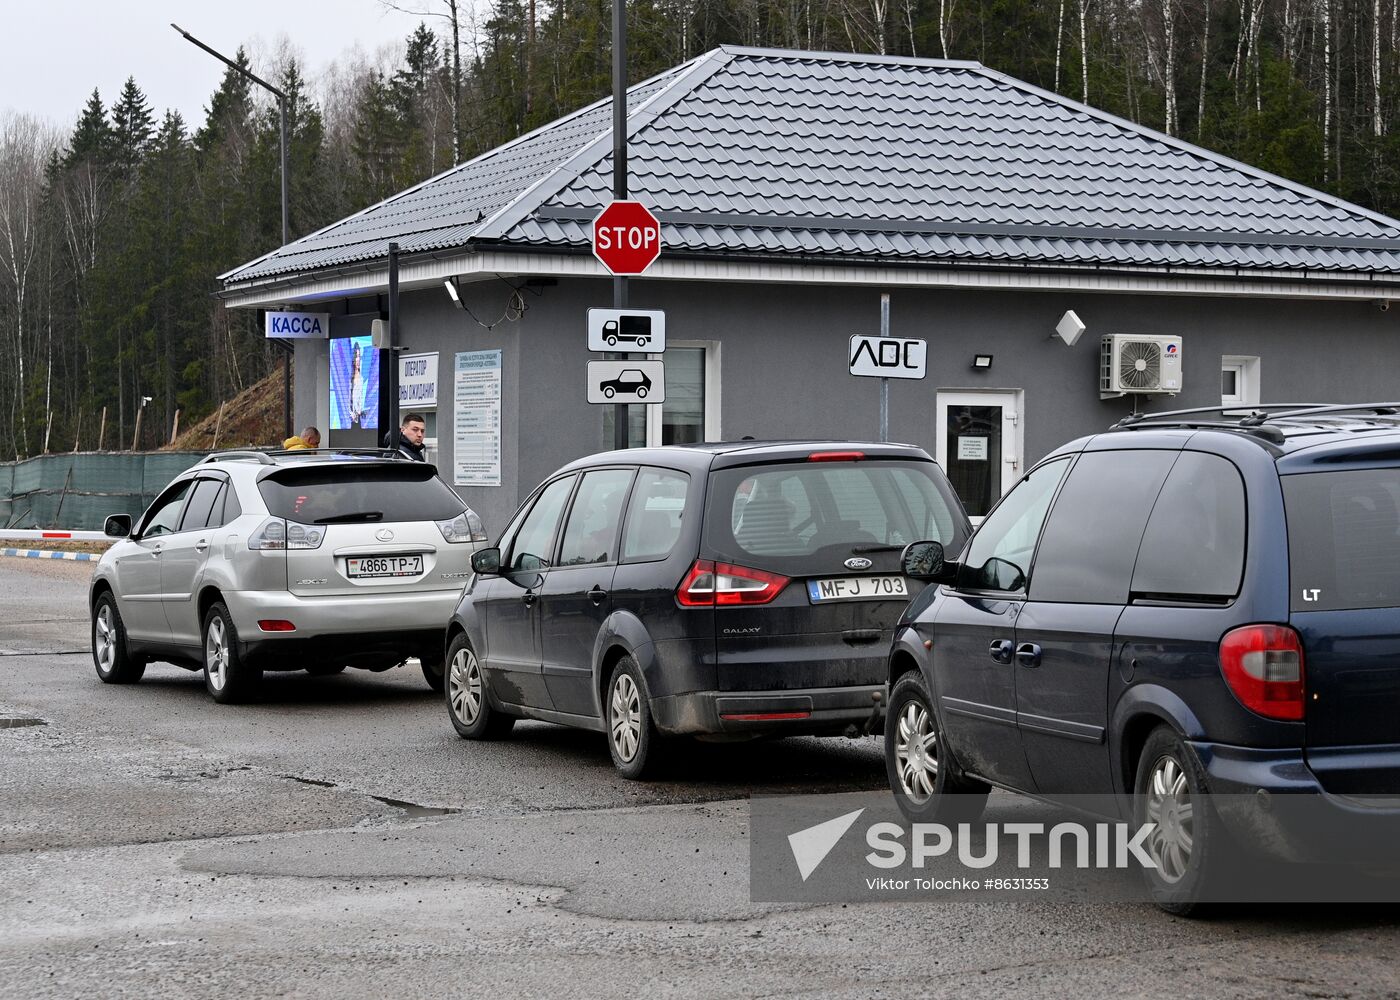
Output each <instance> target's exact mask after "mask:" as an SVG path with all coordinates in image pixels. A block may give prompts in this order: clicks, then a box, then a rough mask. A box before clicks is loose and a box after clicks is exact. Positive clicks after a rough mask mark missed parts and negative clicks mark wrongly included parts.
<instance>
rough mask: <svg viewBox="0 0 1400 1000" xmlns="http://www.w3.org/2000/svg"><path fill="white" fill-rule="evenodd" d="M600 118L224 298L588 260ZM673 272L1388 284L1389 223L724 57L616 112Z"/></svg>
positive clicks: (905, 69)
mask: <svg viewBox="0 0 1400 1000" xmlns="http://www.w3.org/2000/svg"><path fill="white" fill-rule="evenodd" d="M608 128H609V110H608V106H607V104H606V102H604V103H601V104H599V105H594V106H593V107H591V108H588V109H585V110H584V111H582V112H580V113H578V114H575V115H573V116H570V117H568V118H564V119H561V120H560V121H558V122H556V123H554V124H553V125H550V126H547V127H546V128H544V129H542V130H540V131H539V132H537V133H535V134H533V135H531V136H528V137H526V138H524V139H523V140H519V141H517V142H516V143H514V144H511V145H508V146H505V147H502V148H501V149H499V150H496V151H494V152H492V153H489V154H487V155H486V156H484V157H482V158H480V159H478V160H476V161H474V162H472V163H469V164H466V165H464V166H463V167H461V168H458V169H457V170H454V171H450V172H448V173H447V174H444V175H442V176H440V177H437V178H435V179H433V180H431V181H429V182H427V183H425V184H423V185H420V186H419V187H417V188H415V189H412V190H410V191H408V192H405V193H404V194H402V195H399V196H397V197H396V198H391V199H389V200H388V201H386V202H384V203H382V204H381V205H377V206H375V207H374V208H372V209H369V210H367V211H366V212H363V213H361V214H359V215H356V216H352V217H351V218H350V219H347V220H345V221H343V222H341V223H338V224H337V225H335V226H332V227H330V228H328V229H327V230H325V231H323V232H321V233H317V234H314V235H312V236H309V237H306V238H304V239H302V240H299V241H297V242H295V243H293V244H291V245H289V246H288V247H285V248H283V250H281V251H278V252H276V253H274V254H272V255H270V256H269V257H266V258H263V259H262V260H260V261H255V262H253V263H252V264H250V265H246V266H245V267H243V268H241V269H239V270H237V271H234V272H231V273H230V274H229V275H227V276H225V277H226V280H227V281H229V283H231V284H237V283H239V282H241V281H245V280H249V279H254V278H259V277H266V276H271V275H275V274H285V273H288V272H300V273H305V272H307V271H310V270H315V269H318V268H323V267H327V266H334V265H338V264H344V263H348V262H353V261H356V260H364V259H372V258H380V257H382V256H383V254H384V252H385V251H384V245H385V243H387V241H388V239H389V238H391V237H393V238H396V239H398V241H399V243H400V246H401V247H402V249H403V250H404V251H405V252H411V251H413V250H419V249H429V248H433V249H437V248H445V247H466V246H468V245H470V244H472V243H483V244H492V245H516V246H519V247H521V248H536V249H555V250H557V249H560V248H565V249H576V250H581V249H584V248H586V247H587V243H588V223H589V220H591V219H592V217H593V216H594V215H596V214H597V212H598V210H599V209H600V208H601V207H602V206H603V205H604V204H606V203H607V201H608V200H609V198H610V196H611V190H612V187H611V172H612V157H611V142H610V139H609V136H608ZM629 134H630V139H629V168H630V189H631V194H632V196H633V197H634V198H636V199H637V200H639V201H642V202H644V203H645V204H647V205H649V206H650V207H651V208H652V210H653V211H655V212H656V213H657V215H658V216H659V217H660V218H661V221H662V223H663V227H664V229H663V242H664V245H665V252H666V253H667V254H673V253H684V254H695V255H712V254H714V255H723V256H727V257H735V256H754V257H767V258H774V257H777V258H788V259H809V260H810V259H821V260H824V261H826V262H839V261H841V260H877V261H891V262H892V261H899V260H903V261H911V262H919V261H924V262H938V263H941V264H957V263H973V262H975V263H992V264H1006V265H1021V264H1030V265H1037V266H1042V267H1055V266H1066V265H1100V266H1104V265H1106V266H1111V267H1128V268H1157V267H1174V268H1231V269H1234V268H1242V269H1250V270H1263V271H1269V270H1287V271H1299V270H1323V271H1341V272H1359V273H1366V272H1369V273H1378V274H1387V275H1397V274H1400V222H1396V221H1395V220H1391V219H1387V218H1385V217H1383V216H1380V215H1377V214H1375V213H1372V212H1369V211H1367V210H1365V209H1362V208H1359V207H1357V206H1354V205H1349V204H1347V203H1345V202H1342V201H1340V200H1338V199H1335V198H1332V197H1330V196H1328V195H1324V194H1321V193H1319V192H1316V191H1312V190H1309V189H1307V188H1304V187H1301V186H1299V185H1296V184H1292V183H1290V182H1287V181H1284V180H1282V179H1280V178H1277V177H1272V176H1270V175H1268V174H1265V173H1263V172H1261V171H1257V170H1254V169H1252V168H1249V167H1247V166H1244V165H1242V164H1238V163H1235V162H1233V161H1230V160H1227V159H1225V158H1223V157H1219V156H1216V155H1214V154H1211V153H1208V152H1206V151H1204V150H1201V149H1198V148H1196V147H1193V146H1190V145H1189V144H1187V143H1183V142H1181V141H1179V140H1175V139H1171V138H1169V137H1167V136H1164V135H1160V134H1158V133H1155V132H1152V131H1150V130H1147V129H1144V128H1142V127H1140V126H1137V125H1133V124H1131V123H1129V122H1125V121H1122V120H1120V119H1116V118H1114V117H1112V116H1110V115H1106V114H1104V113H1102V112H1098V111H1095V110H1093V109H1091V108H1086V107H1084V106H1083V105H1080V104H1077V103H1075V102H1073V101H1068V100H1066V99H1064V98H1060V97H1057V96H1055V95H1052V94H1048V93H1045V92H1043V91H1040V90H1038V89H1036V88H1034V87H1031V86H1029V85H1027V84H1023V83H1020V82H1019V81H1016V80H1012V79H1010V78H1008V77H1004V76H1002V75H1000V74H997V73H993V72H991V71H989V70H986V69H984V68H983V67H981V66H979V65H977V64H975V63H953V62H943V61H935V60H917V59H896V58H888V59H887V58H882V57H871V56H846V55H837V54H831V53H803V52H786V51H779V50H761V49H731V48H725V49H717V50H715V51H714V52H711V53H708V54H707V55H705V56H702V57H700V58H699V59H696V60H694V61H692V62H691V63H687V64H685V65H683V66H680V67H677V68H676V69H675V70H673V71H672V72H670V73H669V74H665V75H663V76H662V77H658V78H656V79H654V80H651V81H648V82H647V83H645V84H639V85H638V86H637V87H634V88H633V89H632V91H631V92H630V94H629Z"/></svg>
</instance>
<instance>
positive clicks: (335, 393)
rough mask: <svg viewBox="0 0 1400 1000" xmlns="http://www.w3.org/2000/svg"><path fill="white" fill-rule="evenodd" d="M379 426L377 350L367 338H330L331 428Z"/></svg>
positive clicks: (351, 428)
mask: <svg viewBox="0 0 1400 1000" xmlns="http://www.w3.org/2000/svg"><path fill="white" fill-rule="evenodd" d="M378 426H379V352H378V351H376V350H375V349H374V347H373V345H372V342H371V340H370V338H369V337H367V336H366V337H339V338H336V339H334V340H332V341H331V430H333V431H348V430H373V429H375V428H377V427H378Z"/></svg>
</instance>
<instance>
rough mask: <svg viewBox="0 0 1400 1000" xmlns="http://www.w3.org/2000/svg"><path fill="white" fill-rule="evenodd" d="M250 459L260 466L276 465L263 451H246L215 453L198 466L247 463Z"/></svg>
mask: <svg viewBox="0 0 1400 1000" xmlns="http://www.w3.org/2000/svg"><path fill="white" fill-rule="evenodd" d="M250 458H251V459H254V460H255V461H257V462H259V463H261V464H262V465H276V464H277V463H276V462H274V461H273V460H272V457H271V456H270V455H268V454H267V452H265V451H248V450H243V451H216V452H214V454H212V455H210V456H209V457H208V458H206V459H205V460H204V461H202V462H200V463H199V464H200V465H208V464H209V463H210V462H243V461H247V460H248V459H250Z"/></svg>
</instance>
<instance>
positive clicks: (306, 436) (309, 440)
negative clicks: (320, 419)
mask: <svg viewBox="0 0 1400 1000" xmlns="http://www.w3.org/2000/svg"><path fill="white" fill-rule="evenodd" d="M319 447H321V432H320V431H318V430H317V429H316V428H315V427H306V428H305V429H303V430H302V432H301V433H300V434H293V435H292V436H291V437H289V438H287V440H285V441H283V442H282V450H283V451H301V450H303V449H306V448H319Z"/></svg>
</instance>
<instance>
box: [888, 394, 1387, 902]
mask: <svg viewBox="0 0 1400 1000" xmlns="http://www.w3.org/2000/svg"><path fill="white" fill-rule="evenodd" d="M942 554H943V553H942V550H941V548H940V547H938V546H914V547H911V550H910V552H908V553H906V572H908V573H910V574H911V575H917V576H922V577H923V578H925V579H931V580H933V581H935V583H937V584H938V585H937V586H930V587H928V588H927V589H926V590H925V591H924V593H923V594H922V595H920V597H918V598H917V599H916V600H915V601H914V603H913V605H912V606H911V608H910V609H909V611H908V612H906V614H905V617H904V619H903V621H902V623H901V628H900V629H899V630H898V631H897V633H896V640H895V644H894V649H893V654H892V657H891V660H890V675H889V680H890V686H891V694H890V705H889V717H888V721H887V724H886V764H887V770H888V774H889V779H890V784H891V788H892V790H893V791H894V794H895V797H896V799H897V801H898V803H899V805H900V807H901V809H902V810H903V811H904V813H905V814H906V815H907V816H909V817H911V818H913V819H946V818H958V819H964V820H966V819H968V818H970V817H974V818H975V816H976V815H978V814H979V813H980V811H981V808H982V804H983V802H984V800H985V797H986V794H987V791H988V789H989V787H990V786H992V785H997V786H1001V787H1004V788H1008V789H1011V790H1013V791H1018V792H1023V793H1027V794H1031V795H1036V796H1041V797H1045V798H1051V799H1053V798H1056V797H1059V796H1066V795H1102V796H1104V801H1107V802H1111V803H1117V804H1118V807H1119V809H1120V812H1122V813H1128V812H1131V811H1133V810H1146V811H1147V814H1149V815H1153V816H1158V815H1161V816H1169V817H1170V818H1171V822H1169V823H1168V822H1163V823H1161V824H1159V827H1158V829H1157V832H1156V833H1155V835H1154V837H1153V839H1152V840H1151V841H1150V842H1149V849H1150V853H1151V854H1152V856H1153V858H1154V860H1155V861H1156V862H1157V864H1158V869H1157V871H1156V872H1154V873H1152V874H1151V876H1150V877H1149V884H1150V886H1151V888H1152V889H1153V895H1154V898H1156V899H1157V900H1158V902H1159V903H1161V904H1162V905H1164V906H1165V907H1166V908H1168V909H1174V910H1176V911H1178V912H1184V911H1186V910H1188V909H1189V908H1190V907H1191V905H1192V904H1193V901H1194V900H1195V899H1196V898H1197V897H1198V895H1199V890H1200V888H1201V887H1202V886H1203V885H1204V884H1206V881H1207V880H1208V878H1209V876H1210V874H1211V868H1212V865H1218V864H1221V863H1223V861H1222V860H1221V859H1223V858H1224V857H1225V852H1226V846H1225V845H1226V844H1228V845H1229V847H1230V848H1231V849H1233V847H1234V846H1235V845H1236V844H1238V845H1241V846H1243V847H1246V848H1253V849H1257V850H1258V851H1260V852H1262V853H1267V854H1271V855H1274V856H1277V857H1283V858H1287V859H1291V860H1321V859H1322V857H1323V856H1326V857H1327V858H1328V859H1330V860H1336V857H1337V854H1338V851H1337V848H1338V846H1339V844H1346V843H1349V838H1350V836H1351V834H1352V833H1353V832H1356V831H1361V830H1363V829H1366V828H1367V827H1368V826H1370V827H1372V828H1374V826H1375V825H1376V824H1388V823H1390V822H1393V820H1394V818H1395V815H1394V814H1395V810H1394V806H1395V804H1396V801H1397V800H1394V799H1391V800H1383V799H1381V798H1380V797H1382V796H1387V795H1391V796H1393V795H1396V794H1400V404H1379V405H1377V404H1372V405H1367V406H1352V407H1341V406H1307V407H1304V406H1298V405H1292V406H1286V407H1262V408H1259V410H1258V411H1257V412H1254V413H1251V414H1250V415H1249V416H1246V417H1243V418H1242V419H1240V418H1239V417H1238V416H1234V417H1232V416H1230V415H1227V414H1224V413H1222V412H1221V411H1218V410H1213V411H1194V410H1193V411H1179V412H1176V413H1166V414H1149V415H1147V416H1143V417H1138V418H1129V419H1127V420H1125V421H1123V422H1121V423H1120V424H1119V425H1118V426H1117V427H1116V428H1115V429H1114V430H1113V431H1111V432H1109V433H1105V434H1099V435H1096V436H1093V437H1087V438H1082V439H1080V440H1077V441H1074V442H1071V443H1070V444H1067V445H1065V446H1064V447H1062V448H1060V449H1059V450H1057V451H1055V452H1053V453H1052V454H1050V455H1049V456H1047V457H1046V458H1045V459H1044V460H1043V461H1041V462H1040V463H1039V464H1037V465H1036V466H1035V467H1034V468H1033V469H1031V470H1030V471H1029V472H1028V473H1027V475H1026V476H1025V477H1024V478H1023V479H1022V480H1021V481H1020V482H1019V483H1017V484H1016V486H1015V487H1014V488H1013V489H1012V490H1011V491H1010V492H1009V493H1008V494H1007V495H1006V496H1005V497H1003V498H1002V500H1001V502H1000V503H999V504H998V505H997V506H996V508H995V509H994V510H993V511H992V512H991V513H990V514H989V515H988V516H987V518H986V520H985V521H984V522H983V523H982V525H981V526H980V528H979V529H978V530H977V532H976V534H974V535H973V537H972V538H971V539H970V540H969V542H968V543H967V546H966V548H965V550H964V551H963V553H962V555H961V557H960V558H959V559H958V560H957V561H956V562H947V563H943V561H942ZM920 563H922V565H920ZM1231 793H1234V794H1237V795H1241V796H1243V795H1247V796H1250V797H1251V798H1250V799H1249V800H1247V801H1250V802H1257V803H1258V804H1259V809H1258V810H1257V811H1250V813H1249V814H1248V815H1237V814H1233V813H1231V814H1223V813H1222V812H1221V811H1220V810H1217V809H1213V808H1211V807H1210V804H1209V801H1210V800H1208V799H1207V796H1208V795H1216V796H1219V795H1221V794H1231ZM1281 793H1285V794H1286V793H1295V794H1302V795H1307V796H1313V797H1315V801H1316V802H1317V803H1319V804H1321V805H1323V806H1325V810H1324V811H1325V812H1327V813H1328V814H1329V815H1330V816H1332V817H1334V818H1335V819H1336V820H1337V824H1336V825H1335V827H1334V830H1335V831H1337V833H1338V836H1339V837H1341V838H1344V839H1341V840H1338V839H1336V838H1331V839H1329V840H1327V841H1326V842H1323V843H1319V842H1317V841H1316V840H1315V839H1313V840H1310V839H1309V838H1306V837H1303V836H1301V835H1300V832H1299V831H1298V830H1295V829H1290V828H1288V826H1287V824H1286V823H1284V822H1283V821H1281V820H1280V819H1279V818H1278V817H1279V815H1280V812H1279V810H1277V809H1273V810H1271V809H1270V807H1269V804H1270V801H1271V800H1272V801H1279V800H1278V799H1277V798H1275V797H1277V796H1278V795H1280V794H1281ZM1294 801H1297V800H1294ZM1227 833H1228V837H1227V836H1226V834H1227Z"/></svg>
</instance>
